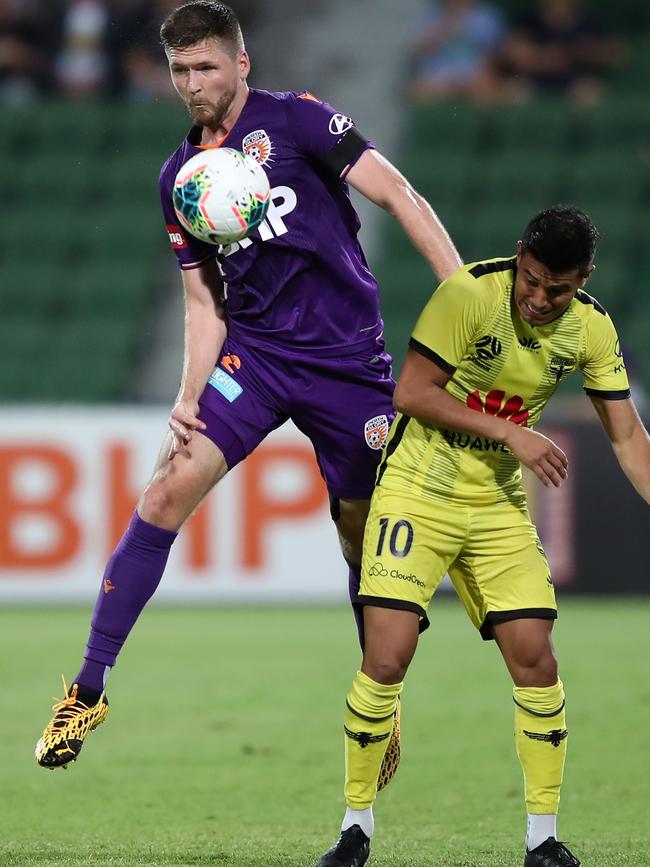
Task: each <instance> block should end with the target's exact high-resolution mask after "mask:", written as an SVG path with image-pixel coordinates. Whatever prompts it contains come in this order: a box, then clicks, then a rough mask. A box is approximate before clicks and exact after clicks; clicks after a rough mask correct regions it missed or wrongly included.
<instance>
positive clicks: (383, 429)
mask: <svg viewBox="0 0 650 867" xmlns="http://www.w3.org/2000/svg"><path fill="white" fill-rule="evenodd" d="M363 433H364V435H365V437H366V443H367V445H368V446H369V447H370V448H371V449H374V450H375V451H378V450H379V449H383V447H384V445H385V444H386V437H387V436H388V417H387V416H385V415H376V416H375V417H374V418H369V419H368V421H367V422H366V423H365V425H364V428H363Z"/></svg>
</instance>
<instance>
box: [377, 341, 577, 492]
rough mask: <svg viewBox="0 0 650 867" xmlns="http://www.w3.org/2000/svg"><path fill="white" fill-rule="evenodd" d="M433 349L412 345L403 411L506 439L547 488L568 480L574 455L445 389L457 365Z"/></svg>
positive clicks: (399, 404) (401, 390)
mask: <svg viewBox="0 0 650 867" xmlns="http://www.w3.org/2000/svg"><path fill="white" fill-rule="evenodd" d="M413 344H414V341H413V340H411V346H413ZM423 353H424V354H423ZM427 354H430V355H433V354H434V353H432V352H431V351H430V350H427V349H426V347H424V346H422V347H421V348H419V349H418V350H416V349H413V348H410V349H409V351H408V353H407V356H406V360H405V362H404V366H403V367H402V372H401V374H400V377H399V380H398V382H397V387H396V389H395V394H394V397H393V403H394V406H395V409H396V410H397V411H398V412H401V413H404V415H407V416H410V417H411V418H415V419H417V420H418V421H420V422H422V423H423V424H426V425H430V426H432V427H445V428H451V429H452V430H459V431H466V432H469V433H474V434H477V435H478V436H484V437H488V438H489V439H491V440H495V441H496V442H500V443H503V444H504V445H505V446H507V447H508V448H509V449H510V451H511V452H512V453H513V454H514V455H515V456H516V457H517V458H518V459H519V460H520V461H521V462H522V464H525V465H526V466H527V467H528V468H529V469H531V470H532V471H533V472H534V473H535V475H536V476H537V478H538V479H539V480H540V481H541V482H542V483H543V484H544V485H546V487H550V486H551V485H555V487H559V486H560V485H561V484H562V481H563V479H565V478H566V476H567V467H568V460H567V457H566V455H565V454H564V452H563V451H562V450H561V449H560V448H558V447H557V446H556V445H555V443H553V442H552V441H551V440H550V439H548V437H545V436H543V435H542V434H540V433H537V432H536V431H532V430H529V429H528V428H523V427H520V426H519V425H517V424H514V422H511V421H509V420H508V419H504V418H499V417H498V416H494V415H487V414H483V413H480V412H476V411H475V410H473V409H470V408H469V407H468V406H466V405H465V404H463V403H461V402H460V401H459V400H457V399H456V398H455V397H453V396H452V395H451V394H449V393H448V392H447V391H445V385H446V383H447V382H448V381H449V379H450V378H451V376H452V373H453V368H452V370H449V369H447V370H445V369H443V367H441V366H440V364H442V365H443V366H444V367H447V368H448V367H449V366H448V365H447V363H446V362H445V361H444V360H443V359H439V361H438V362H436V361H434V360H433V359H432V358H431V357H427Z"/></svg>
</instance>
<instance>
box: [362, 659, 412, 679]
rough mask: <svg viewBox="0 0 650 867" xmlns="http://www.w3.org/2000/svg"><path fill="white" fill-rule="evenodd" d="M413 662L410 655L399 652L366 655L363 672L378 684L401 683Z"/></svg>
mask: <svg viewBox="0 0 650 867" xmlns="http://www.w3.org/2000/svg"><path fill="white" fill-rule="evenodd" d="M410 661H411V655H410V654H408V653H406V652H405V653H404V654H400V653H399V651H395V652H392V653H386V654H381V655H377V654H373V655H372V656H369V655H368V654H366V656H364V659H363V672H364V673H365V674H367V675H368V677H371V678H372V679H373V680H376V681H377V683H401V682H402V681H403V680H404V677H405V675H406V672H407V670H408V667H409V662H410Z"/></svg>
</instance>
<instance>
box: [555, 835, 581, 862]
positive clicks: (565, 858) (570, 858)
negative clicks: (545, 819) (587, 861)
mask: <svg viewBox="0 0 650 867" xmlns="http://www.w3.org/2000/svg"><path fill="white" fill-rule="evenodd" d="M555 846H557V850H556V852H555V853H554V854H557V855H561V856H562V860H561V863H562V864H563V865H566V867H579V865H580V862H579V861H578V859H577V858H576V857H575V855H573V854H572V853H571V852H569V850H568V849H567V847H566V846H565V845H564V843H562V842H561V841H560V840H556V841H555Z"/></svg>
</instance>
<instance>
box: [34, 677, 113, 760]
mask: <svg viewBox="0 0 650 867" xmlns="http://www.w3.org/2000/svg"><path fill="white" fill-rule="evenodd" d="M62 680H63V691H64V693H65V698H63V699H61V701H57V703H56V704H55V705H53V706H52V710H53V711H54V716H53V717H52V719H51V720H50V722H49V723H48V725H47V727H46V729H45V731H44V732H43V734H42V735H41V738H40V740H39V741H38V743H37V744H36V761H37V762H38V763H39V765H40V766H41V767H42V768H50V769H51V770H53V769H54V768H59V767H63V768H65V767H67V765H68V762H74V761H75V759H76V758H77V756H78V755H79V753H80V752H81V748H82V746H83V742H84V740H85V737H86V735H87V734H88V732H91V731H93V729H96V728H97V726H98V725H99V724H100V723H103V722H104V720H105V719H106V717H107V716H108V700H107V699H106V696H105V695H104V693H102V694H101V695H100V697H99V699H98V700H97V702H96V704H92V705H87V704H84V702H83V701H82V700H81V699H80V698H78V697H77V694H78V692H79V684H77V683H73V684H72V689H71V690H70V692H68V687H67V685H66V682H65V678H63V677H62Z"/></svg>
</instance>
